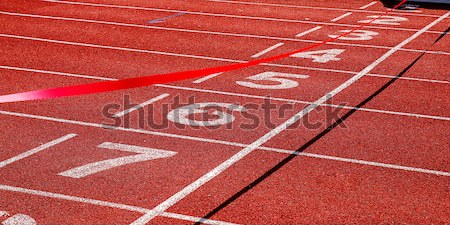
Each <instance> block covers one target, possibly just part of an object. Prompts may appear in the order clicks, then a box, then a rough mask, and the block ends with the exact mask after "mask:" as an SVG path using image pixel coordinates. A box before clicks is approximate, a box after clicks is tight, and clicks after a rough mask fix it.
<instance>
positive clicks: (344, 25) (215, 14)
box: [1, 1, 441, 34]
mask: <svg viewBox="0 0 450 225" xmlns="http://www.w3.org/2000/svg"><path fill="white" fill-rule="evenodd" d="M55 3H64V2H62V1H55ZM70 4H74V3H73V2H71V3H70ZM76 4H79V5H87V6H94V7H111V6H110V5H105V4H93V3H81V2H77V3H76ZM121 7H122V8H128V9H129V8H130V7H128V6H120V7H118V5H113V8H121ZM133 8H134V9H137V8H139V7H133ZM141 10H147V11H169V10H163V9H156V10H155V9H154V8H141ZM170 11H171V12H177V13H185V14H193V15H205V16H215V17H226V18H238V19H249V20H262V21H277V22H287V23H303V24H316V25H328V26H341V27H353V28H354V27H359V25H354V24H343V23H330V22H318V21H308V20H293V19H281V18H271V17H257V16H243V15H230V14H221V13H203V12H193V11H181V10H170ZM1 12H2V13H3V14H10V15H12V12H5V11H1ZM24 15H27V14H24ZM110 23H113V22H110ZM142 26H143V25H142ZM366 27H367V28H373V29H381V30H396V31H410V32H416V31H418V30H417V29H410V28H401V27H382V26H366ZM427 33H439V34H440V33H441V32H439V31H427Z"/></svg>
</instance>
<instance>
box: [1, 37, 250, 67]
mask: <svg viewBox="0 0 450 225" xmlns="http://www.w3.org/2000/svg"><path fill="white" fill-rule="evenodd" d="M0 37H6V38H16V39H22V40H31V41H42V42H48V43H56V44H64V45H74V46H83V47H91V48H103V49H111V50H119V51H128V52H140V53H149V54H156V55H167V56H176V57H185V58H193V59H205V60H214V61H222V62H246V61H244V60H234V59H225V58H216V57H208V56H198V55H188V54H178V53H170V52H160V51H152V50H144V49H136V48H124V47H115V46H108V45H97V44H89V43H80V42H71V41H60V40H53V39H46V38H36V37H27V36H20V35H10V34H0Z"/></svg>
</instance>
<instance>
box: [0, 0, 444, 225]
mask: <svg viewBox="0 0 450 225" xmlns="http://www.w3.org/2000/svg"><path fill="white" fill-rule="evenodd" d="M372 2H375V3H372ZM368 4H370V5H368ZM363 6H366V8H364V9H360V8H361V7H363ZM419 10H420V11H394V12H392V13H391V14H390V15H391V16H398V17H402V18H406V20H405V21H400V22H398V21H397V22H398V23H399V24H398V25H392V24H391V25H389V24H379V23H378V24H371V25H369V27H367V28H363V30H368V31H372V32H376V33H377V34H376V35H374V36H372V37H371V38H370V39H369V40H335V41H333V42H332V43H327V44H325V45H323V46H320V47H318V48H317V49H315V50H327V49H341V50H343V51H342V53H341V54H339V55H337V56H335V57H334V59H333V58H332V60H330V61H328V62H326V63H320V62H314V61H313V59H308V58H294V57H289V58H286V59H282V60H277V61H274V62H271V63H270V64H265V65H258V66H254V67H250V68H245V69H241V70H236V71H231V72H226V73H223V74H220V75H218V76H215V77H210V78H209V79H204V80H200V81H199V80H196V79H190V80H184V81H178V82H173V83H170V84H167V85H155V86H148V87H141V88H136V89H130V90H122V91H115V92H108V93H101V94H94V95H85V96H78V97H67V98H60V99H51V100H41V101H30V102H16V103H5V104H1V105H0V121H1V124H2V128H1V129H0V131H1V132H0V196H1V197H0V223H1V222H3V223H4V224H8V222H9V223H10V222H11V221H14V220H16V221H17V220H18V221H19V222H20V223H23V224H24V223H26V222H31V223H37V224H131V223H133V222H139V221H145V222H146V223H148V224H193V223H196V222H200V223H205V224H226V223H235V224H325V223H333V224H361V223H364V224H374V223H390V224H398V223H408V224H430V223H439V224H448V223H450V221H449V219H448V218H449V216H450V204H449V201H448V199H449V197H450V196H449V176H450V173H449V171H450V167H449V165H450V158H449V150H448V149H449V147H450V142H449V138H448V133H449V132H450V126H449V121H450V108H449V105H450V102H449V98H448V96H449V94H450V89H449V82H450V74H449V72H448V69H447V68H449V67H450V64H449V62H450V48H449V46H450V39H449V36H448V35H445V36H443V37H441V36H442V34H443V32H445V30H446V29H447V28H448V27H449V25H450V24H449V22H450V17H446V18H443V19H442V16H443V15H444V14H446V13H447V12H446V11H444V10H439V9H422V8H420V9H419ZM180 12H183V13H185V14H183V15H178V16H175V17H173V16H174V15H175V14H177V13H180ZM385 12H386V9H385V8H384V7H383V5H382V3H381V2H378V1H369V0H361V1H350V0H343V1H328V0H324V1H319V2H316V1H307V0H298V1H295V2H293V1H282V0H262V1H251V0H240V1H225V0H224V1H222V0H217V1H208V0H201V1H194V0H188V1H161V0H157V1H143V0H130V1H126V2H124V1H118V0H83V1H81V0H76V1H60V2H57V1H53V2H51V1H37V0H35V1H24V0H12V1H7V2H1V3H0V43H1V44H0V82H1V89H0V95H4V94H10V93H17V92H24V91H32V90H40V89H47V88H54V87H63V86H72V85H79V84H89V83H94V82H100V81H109V80H116V79H126V78H133V77H141V76H146V75H149V74H165V73H173V72H180V71H188V70H197V69H202V68H210V67H216V66H225V65H229V64H231V63H238V62H245V61H249V60H255V59H260V58H265V57H272V56H276V55H280V54H283V53H286V52H290V51H294V50H297V49H301V48H305V47H307V46H310V45H313V44H315V43H319V42H321V41H324V40H327V39H329V38H330V36H328V35H339V34H341V33H342V32H340V31H341V30H351V29H354V28H355V27H358V26H360V25H362V23H360V22H358V21H361V20H366V19H368V18H369V17H368V16H374V15H381V14H383V13H385ZM345 13H351V14H349V15H347V16H346V17H344V18H342V19H339V20H337V21H335V22H332V20H334V19H335V18H338V17H340V16H342V15H343V14H345ZM165 17H168V18H166V19H162V20H161V21H160V22H157V23H151V24H150V23H149V21H152V20H158V19H160V18H165ZM437 20H439V21H438V22H436V23H435V21H437ZM113 23H114V24H113ZM430 24H433V26H431V27H430V28H429V29H427V30H423V29H424V27H426V26H428V25H430ZM317 26H321V28H320V29H317V30H316V31H313V32H310V33H308V34H306V35H304V36H301V37H296V35H297V34H300V33H302V32H305V31H308V30H310V29H312V28H316V27H317ZM422 31H424V32H423V33H421V34H420V35H419V36H418V37H417V38H414V39H412V40H409V41H407V43H405V45H404V46H401V48H400V49H396V46H397V45H399V44H400V43H402V42H404V41H405V40H408V39H409V38H410V37H411V36H412V35H414V34H416V33H417V32H422ZM440 37H441V38H440ZM438 38H440V39H439V41H438V42H436V43H434V42H435V41H436V40H437V39H438ZM280 42H281V43H283V45H280V46H279V47H278V48H275V49H273V50H271V51H268V52H267V53H265V54H262V53H261V55H260V56H258V57H256V56H255V55H256V54H258V53H260V52H261V51H263V50H265V49H267V48H269V47H271V46H274V45H276V44H279V43H280ZM391 49H396V51H395V52H393V54H391V55H389V56H388V57H387V58H386V59H384V60H382V61H381V62H380V63H379V64H377V65H376V66H374V67H370V68H368V67H369V65H371V64H373V63H374V62H376V61H377V60H379V59H380V58H382V57H383V56H384V55H385V54H386V53H387V52H388V51H390V50H391ZM425 50H426V52H425V53H424V54H423V56H422V57H421V58H420V59H419V60H418V61H417V62H416V63H415V64H414V65H412V67H411V68H409V70H407V71H406V72H404V73H402V71H404V70H405V68H406V67H408V66H409V65H410V64H411V63H412V62H413V61H414V60H415V59H417V58H418V57H419V56H421V55H422V53H423V51H425ZM391 51H393V50H391ZM252 56H253V57H252ZM336 58H339V59H336ZM364 69H366V70H367V69H368V71H367V74H366V75H365V76H362V77H361V78H360V79H358V80H356V81H355V82H353V83H351V85H350V86H348V87H347V88H345V89H342V90H340V91H338V92H337V93H336V95H334V96H333V98H332V99H331V100H329V101H326V102H325V103H320V105H319V106H318V107H317V108H315V109H313V110H311V112H307V113H306V115H305V116H304V117H302V118H301V119H300V120H299V121H297V122H295V123H294V124H290V125H289V126H287V127H284V128H283V129H281V128H280V125H282V124H283V123H285V122H286V121H289V120H290V119H292V118H293V117H294V116H296V115H298V113H299V112H301V111H305V110H307V109H308V108H309V107H311V106H310V105H311V104H312V103H314V102H316V101H317V100H318V99H320V98H321V97H322V96H324V95H326V94H327V93H330V92H332V91H333V90H335V89H336V88H337V87H339V86H340V85H342V84H344V83H346V82H348V80H349V79H351V78H352V77H354V76H355V75H356V74H358V73H360V71H363V70H364ZM267 72H270V73H272V74H273V73H275V74H278V77H280V74H281V77H282V78H285V79H288V81H289V82H288V83H287V84H286V85H285V86H281V87H278V88H274V87H273V86H274V85H276V84H279V82H276V81H275V82H274V81H267V80H266V81H264V80H260V81H258V80H252V78H251V77H252V76H255V75H258V74H264V73H267ZM399 74H401V76H400V77H398V79H396V78H395V77H396V76H397V75H399ZM300 75H301V76H300ZM292 76H297V78H293V77H292ZM298 76H300V77H302V78H299V77H298ZM392 79H395V81H394V82H392V84H391V85H389V86H388V87H385V85H386V83H388V82H390V81H391V80H392ZM242 82H247V83H249V82H251V83H253V84H256V86H253V87H249V86H245V85H244V86H243V85H242ZM258 85H259V86H258ZM264 86H272V88H271V89H265V88H263V87H264ZM258 87H259V88H258ZM380 90H382V91H380ZM377 91H380V93H378V94H377V95H376V96H375V97H373V99H371V100H370V101H368V102H367V103H366V104H364V105H362V106H359V107H358V108H354V107H356V106H358V105H359V104H360V103H361V102H363V101H364V100H366V99H367V98H370V96H373V94H374V93H377ZM158 96H165V97H161V99H159V100H156V101H155V102H152V103H150V104H149V105H146V106H144V107H143V108H142V109H138V110H137V111H132V112H130V113H126V114H125V116H123V117H119V118H120V124H119V127H114V125H113V124H114V122H116V121H118V120H119V119H114V118H111V117H109V118H108V117H107V116H105V114H104V112H103V113H102V111H103V110H104V109H105V106H108V105H109V106H111V105H113V104H116V105H117V106H118V107H117V108H114V109H110V111H109V112H110V113H120V112H122V111H124V110H127V109H129V108H130V107H132V106H130V105H128V106H126V105H124V101H125V100H124V99H125V98H129V99H130V100H131V102H132V103H133V104H141V103H145V102H147V101H148V100H149V99H152V98H155V97H158ZM207 102H210V103H216V104H218V103H220V104H222V106H223V104H233V105H236V106H243V107H245V108H247V111H245V112H238V111H237V110H232V109H229V108H224V107H219V108H218V107H217V105H216V106H215V107H210V108H208V107H206V109H207V111H206V112H203V113H201V112H197V113H192V114H190V115H187V116H186V117H184V115H178V116H179V119H180V118H181V120H178V122H177V121H174V120H173V119H169V118H170V116H168V115H169V114H170V112H173V110H175V111H176V110H177V109H178V110H179V109H180V107H183V106H187V105H191V104H193V103H197V104H199V103H207ZM268 103H270V104H271V107H272V109H271V110H270V111H267V110H264V108H263V107H264V106H266V104H268ZM339 106H341V107H342V106H343V108H340V107H339ZM355 110H356V111H355ZM352 111H355V112H354V113H353V114H352V115H351V116H350V117H348V118H346V119H345V121H344V122H343V123H342V124H341V125H338V126H337V127H336V128H334V129H332V130H331V131H330V132H327V133H326V134H325V135H323V136H321V133H323V131H324V130H325V129H326V128H327V127H328V126H330V125H331V124H332V123H333V122H335V121H336V120H337V119H338V118H339V117H342V116H345V115H346V114H347V113H351V112H352ZM178 112H180V111H178ZM181 112H182V111H181ZM220 112H222V113H224V114H221V113H220ZM142 113H144V116H143V115H142ZM220 115H226V116H227V118H226V119H225V122H224V123H225V125H222V126H210V127H206V126H194V125H184V126H182V125H181V124H180V121H185V120H183V119H186V118H187V119H190V120H191V121H197V122H201V121H203V122H204V120H205V118H206V120H208V121H209V122H214V121H216V122H217V121H220V118H221V116H220ZM230 118H232V119H230ZM255 121H256V122H257V124H256V125H254V126H249V124H252V122H253V123H255ZM152 122H153V123H154V124H159V125H161V124H162V125H163V126H162V127H158V126H151V124H149V123H152ZM154 124H153V125H154ZM245 125H246V126H245ZM279 129H281V130H279ZM277 130H279V132H278V131H277ZM274 131H277V132H276V133H275V135H273V136H271V137H270V138H264V137H266V136H267V134H269V133H271V132H274ZM67 135H69V136H67ZM318 135H319V136H318ZM64 137H67V138H66V139H64V140H61V138H64ZM57 140H61V141H60V142H58V143H54V141H57ZM256 140H258V141H259V140H262V141H259V142H257V143H256V142H255V141H256ZM311 140H314V141H313V144H311V145H309V144H308V143H309V142H311ZM105 143H113V144H122V145H124V146H126V148H125V150H124V149H121V150H120V149H108V148H105V147H102V145H105ZM106 145H107V144H106ZM305 145H308V147H307V148H306V149H304V150H303V151H302V152H301V153H298V152H297V154H299V155H298V156H296V157H295V158H293V159H292V160H290V161H289V162H288V163H286V164H283V165H282V166H280V167H279V168H278V167H277V165H280V162H283V160H284V159H286V158H287V157H289V156H291V153H293V152H294V151H296V150H298V149H299V148H301V147H302V146H305ZM139 148H141V150H139ZM248 148H254V151H251V152H249V154H248V155H245V156H244V157H242V158H240V159H239V160H236V161H232V163H231V164H230V166H229V167H226V168H224V167H223V163H224V162H230V159H233V157H235V156H236V154H237V155H239V154H241V152H242V151H243V149H248ZM130 149H131V150H130ZM137 149H138V150H137ZM142 149H144V150H145V151H147V152H150V153H151V152H154V151H168V152H171V153H172V155H171V156H170V157H165V158H157V159H153V160H145V161H141V162H135V163H131V164H127V165H121V166H113V167H111V168H109V169H105V170H103V171H99V172H92V170H93V168H92V167H91V168H90V169H89V171H91V172H92V173H91V174H89V175H85V176H84V177H79V178H75V177H70V176H64V175H62V174H63V172H65V171H69V170H71V169H73V168H77V167H80V166H83V165H87V164H90V163H95V162H99V161H102V160H110V159H115V158H119V157H126V156H128V158H130V157H133V156H136V155H138V152H136V151H144V150H142ZM33 151H34V152H33ZM133 151H134V152H133ZM217 168H219V170H220V172H219V173H214V174H212V172H211V171H216V170H217ZM274 168H278V169H274ZM268 173H270V175H269V176H267V177H265V178H264V179H262V178H261V176H264V175H265V174H268ZM207 174H210V175H211V174H212V175H211V178H212V179H210V180H209V181H207V182H201V183H200V185H198V186H195V185H193V184H196V183H195V182H198V180H202V179H204V177H205V176H206V175H207ZM257 180H260V182H258V184H257V185H255V186H252V187H251V188H248V185H249V184H251V183H253V182H255V181H257ZM194 186H195V187H194ZM243 190H247V191H245V192H243ZM180 193H182V194H180ZM174 196H175V197H174ZM177 196H181V197H177ZM235 196H238V197H237V198H235V199H234V200H232V201H231V200H230V199H233V197H235ZM227 202H228V203H227ZM224 204H225V205H224ZM160 209H162V211H158V210H160ZM152 210H153V211H152ZM154 212H156V213H154ZM212 212H213V213H212ZM148 215H153V217H152V218H150V219H148V220H146V218H148ZM143 216H144V217H143ZM203 217H205V218H203ZM202 218H203V219H202Z"/></svg>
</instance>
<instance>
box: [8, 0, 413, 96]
mask: <svg viewBox="0 0 450 225" xmlns="http://www.w3.org/2000/svg"><path fill="white" fill-rule="evenodd" d="M406 1H407V0H403V1H402V2H401V3H399V4H398V5H397V6H395V7H394V9H395V8H398V7H400V6H401V5H402V4H404V3H406ZM389 12H390V11H386V13H385V14H388V13H389ZM381 16H383V15H380V16H378V17H377V18H374V19H372V20H371V21H370V22H369V23H367V24H363V25H361V26H359V27H356V28H354V29H352V30H351V31H349V32H347V33H343V34H341V35H339V36H337V37H335V38H331V39H328V40H325V41H323V42H321V43H318V44H314V45H311V46H308V47H305V48H302V49H298V50H295V51H292V52H288V53H284V54H281V55H277V56H273V57H269V58H263V59H259V60H253V61H249V62H246V63H236V64H230V65H227V66H219V67H212V68H205V69H200V70H192V71H183V72H176V73H168V74H157V75H150V76H144V77H135V78H129V79H123V80H118V81H104V82H97V83H91V84H83V85H74V86H68V87H59V88H52V89H44V90H37V91H29V92H22V93H15V94H8V95H2V96H0V103H6V102H20V101H30V100H38V99H52V98H59V97H68V96H78V95H86V94H94V93H101V92H109V91H117V90H124V89H130V88H138V87H144V86H149V85H153V84H164V83H169V82H175V81H180V80H185V79H192V78H199V77H203V76H207V75H210V74H213V73H221V72H227V71H232V70H238V69H242V68H247V67H251V66H255V65H259V64H261V63H268V62H272V61H275V60H279V59H283V58H287V57H289V56H291V55H293V54H296V53H300V52H305V51H308V50H310V49H313V48H316V47H319V46H322V45H324V44H326V43H328V42H331V41H335V40H337V39H339V38H340V37H343V36H346V35H348V34H350V33H352V32H353V31H355V30H358V29H361V28H363V27H365V26H366V25H368V24H371V23H372V22H373V21H375V20H377V19H378V18H380V17H381Z"/></svg>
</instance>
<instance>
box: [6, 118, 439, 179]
mask: <svg viewBox="0 0 450 225" xmlns="http://www.w3.org/2000/svg"><path fill="white" fill-rule="evenodd" d="M0 114H2V115H7V116H16V117H21V118H29V119H38V120H43V121H51V122H58V123H63V124H72V125H80V126H87V127H95V128H108V127H105V126H104V125H103V124H96V123H88V122H83V121H75V120H67V119H61V118H54V117H47V116H39V115H31V114H25V113H17V112H8V111H1V110H0ZM111 128H112V127H111ZM118 130H121V131H124V132H133V133H139V134H147V135H154V136H161V137H171V138H178V139H182V140H193V141H199V142H206V143H214V144H221V145H226V146H235V147H241V148H244V147H247V146H248V144H244V143H238V142H230V141H220V140H216V139H209V138H198V137H191V136H185V135H177V134H170V133H162V132H151V131H147V130H140V129H132V128H118ZM257 149H258V150H263V151H272V152H278V153H285V154H293V153H295V151H292V150H287V149H281V148H273V147H264V146H260V147H258V148H257ZM302 155H304V156H306V157H313V158H321V159H329V160H337V161H342V162H350V163H356V164H361V165H372V166H378V167H386V166H384V165H390V166H388V167H386V168H391V169H401V168H402V167H405V166H399V165H394V164H386V163H380V162H372V161H364V160H358V159H352V158H343V157H336V156H328V155H320V154H311V153H308V154H306V153H305V154H302ZM405 168H409V169H407V171H416V172H421V173H422V172H424V171H433V172H430V173H431V174H446V173H447V172H443V171H437V170H429V169H421V168H415V167H405Z"/></svg>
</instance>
